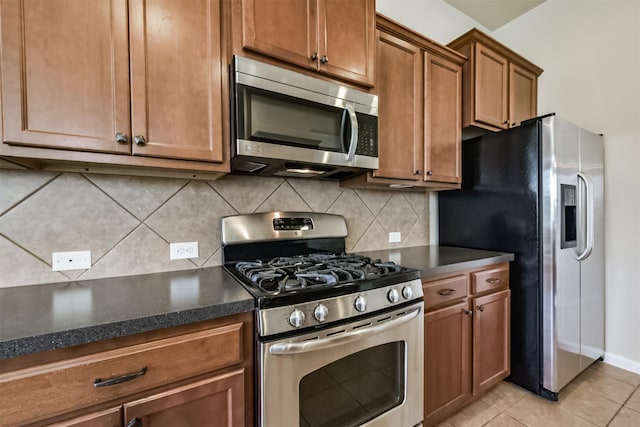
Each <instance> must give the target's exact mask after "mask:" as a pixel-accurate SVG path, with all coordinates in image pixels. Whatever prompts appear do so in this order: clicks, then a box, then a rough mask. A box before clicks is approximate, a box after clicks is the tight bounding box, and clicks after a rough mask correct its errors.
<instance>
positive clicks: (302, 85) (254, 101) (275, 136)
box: [231, 56, 378, 180]
mask: <svg viewBox="0 0 640 427" xmlns="http://www.w3.org/2000/svg"><path fill="white" fill-rule="evenodd" d="M231 156H232V157H231V171H232V172H238V173H245V174H252V175H260V176H283V177H306V178H321V179H332V180H339V179H343V178H348V177H350V176H353V175H356V174H358V173H362V172H364V171H366V170H370V169H371V170H372V169H377V168H378V97H377V96H376V95H372V94H369V93H366V92H363V91H360V90H356V89H354V88H351V87H347V86H343V85H340V84H336V83H331V82H328V81H325V80H321V79H317V78H314V77H310V76H307V75H304V74H301V73H297V72H294V71H290V70H286V69H283V68H279V67H275V66H273V65H269V64H265V63H262V62H259V61H255V60H252V59H249V58H245V57H240V56H234V58H233V62H232V66H231Z"/></svg>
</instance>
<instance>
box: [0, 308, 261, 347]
mask: <svg viewBox="0 0 640 427" xmlns="http://www.w3.org/2000/svg"><path fill="white" fill-rule="evenodd" d="M254 308H255V301H254V300H253V298H250V299H246V300H240V301H234V302H229V303H224V304H219V305H215V306H208V307H197V308H193V309H189V310H182V311H175V312H168V313H161V314H157V315H152V316H146V317H141V318H134V319H128V320H121V321H115V322H110V323H103V324H100V325H93V326H87V327H82V328H75V329H69V330H65V331H58V332H51V333H46V334H42V335H35V336H30V337H21V338H15V339H11V340H7V341H4V342H1V343H0V360H5V359H11V358H15V357H19V356H26V355H29V354H33V353H39V352H45V351H50V350H56V349H60V348H66V347H72V346H76V345H82V344H88V343H92V342H97V341H105V340H108V339H113V338H121V337H125V336H130V335H135V334H139V333H144V332H150V331H155V330H159V329H165V328H171V327H174V326H181V325H186V324H190V323H196V322H201V321H206V320H213V319H217V318H221V317H225V316H231V315H234V314H240V313H246V312H250V311H253V310H254Z"/></svg>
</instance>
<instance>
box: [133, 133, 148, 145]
mask: <svg viewBox="0 0 640 427" xmlns="http://www.w3.org/2000/svg"><path fill="white" fill-rule="evenodd" d="M133 142H135V143H136V145H144V144H146V143H147V141H145V139H144V136H143V135H136V136H134V137H133Z"/></svg>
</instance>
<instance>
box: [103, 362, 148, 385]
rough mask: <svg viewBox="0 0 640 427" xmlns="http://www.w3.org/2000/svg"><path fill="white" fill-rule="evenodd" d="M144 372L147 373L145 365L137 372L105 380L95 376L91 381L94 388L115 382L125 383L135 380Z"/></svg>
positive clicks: (114, 383)
mask: <svg viewBox="0 0 640 427" xmlns="http://www.w3.org/2000/svg"><path fill="white" fill-rule="evenodd" d="M146 373H147V367H146V366H145V367H144V368H142V369H140V370H139V371H138V372H134V373H132V374H126V375H122V376H119V377H114V378H108V379H106V380H103V379H102V378H96V380H95V381H94V382H93V386H94V387H95V388H98V387H109V386H112V385H116V384H121V383H126V382H127V381H131V380H135V379H136V378H138V377H141V376H143V375H144V374H146Z"/></svg>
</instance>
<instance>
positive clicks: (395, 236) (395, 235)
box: [389, 231, 402, 243]
mask: <svg viewBox="0 0 640 427" xmlns="http://www.w3.org/2000/svg"><path fill="white" fill-rule="evenodd" d="M401 241H402V235H401V234H400V232H399V231H392V232H391V233H389V243H399V242H401Z"/></svg>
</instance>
